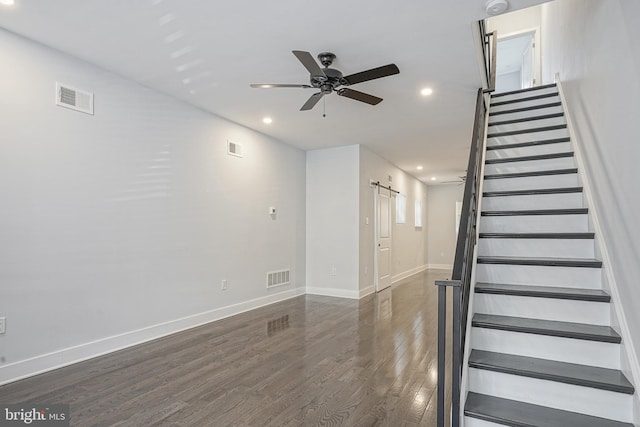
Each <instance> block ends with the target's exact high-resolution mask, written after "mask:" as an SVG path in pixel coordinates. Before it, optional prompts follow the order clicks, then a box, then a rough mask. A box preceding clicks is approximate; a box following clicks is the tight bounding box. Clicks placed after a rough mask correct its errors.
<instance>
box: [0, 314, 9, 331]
mask: <svg viewBox="0 0 640 427" xmlns="http://www.w3.org/2000/svg"><path fill="white" fill-rule="evenodd" d="M6 331H7V318H6V317H0V334H4V333H5V332H6Z"/></svg>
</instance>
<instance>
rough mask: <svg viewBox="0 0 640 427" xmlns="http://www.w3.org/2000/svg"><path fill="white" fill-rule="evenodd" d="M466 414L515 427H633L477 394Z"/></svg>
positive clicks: (468, 403)
mask: <svg viewBox="0 0 640 427" xmlns="http://www.w3.org/2000/svg"><path fill="white" fill-rule="evenodd" d="M464 414H465V415H466V416H468V417H473V418H478V419H481V420H485V421H490V422H494V423H496V424H502V425H507V426H515V427H572V426H580V427H633V424H630V423H624V422H621V421H613V420H608V419H605V418H600V417H594V416H591V415H585V414H579V413H577V412H570V411H563V410H561V409H555V408H549V407H546V406H540V405H533V404H531V403H525V402H519V401H517V400H509V399H502V398H499V397H494V396H487V395H485V394H479V393H473V392H469V394H468V395H467V400H466V402H465V405H464Z"/></svg>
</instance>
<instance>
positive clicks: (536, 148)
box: [485, 142, 573, 159]
mask: <svg viewBox="0 0 640 427" xmlns="http://www.w3.org/2000/svg"><path fill="white" fill-rule="evenodd" d="M502 145H504V144H502ZM496 146H500V144H496ZM570 151H573V146H572V145H571V143H570V142H557V143H554V144H542V145H532V146H528V147H517V148H505V149H498V150H487V155H486V156H485V158H486V159H507V158H510V157H523V156H537V155H539V154H553V153H567V152H570Z"/></svg>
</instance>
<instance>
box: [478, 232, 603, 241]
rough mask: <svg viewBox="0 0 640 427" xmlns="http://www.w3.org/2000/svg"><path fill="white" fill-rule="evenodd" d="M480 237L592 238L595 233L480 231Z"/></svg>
mask: <svg viewBox="0 0 640 427" xmlns="http://www.w3.org/2000/svg"><path fill="white" fill-rule="evenodd" d="M480 238H481V239H586V240H589V239H593V238H595V233H480Z"/></svg>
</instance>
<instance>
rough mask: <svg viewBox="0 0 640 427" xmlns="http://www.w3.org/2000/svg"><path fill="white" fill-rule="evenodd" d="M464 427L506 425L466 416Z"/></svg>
mask: <svg viewBox="0 0 640 427" xmlns="http://www.w3.org/2000/svg"><path fill="white" fill-rule="evenodd" d="M464 427H504V425H502V424H496V423H492V422H489V421H484V420H479V419H477V418H473V417H467V416H465V417H464Z"/></svg>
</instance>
